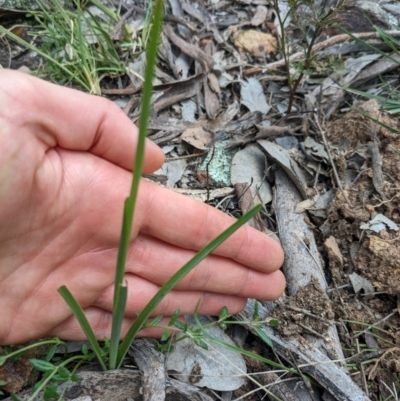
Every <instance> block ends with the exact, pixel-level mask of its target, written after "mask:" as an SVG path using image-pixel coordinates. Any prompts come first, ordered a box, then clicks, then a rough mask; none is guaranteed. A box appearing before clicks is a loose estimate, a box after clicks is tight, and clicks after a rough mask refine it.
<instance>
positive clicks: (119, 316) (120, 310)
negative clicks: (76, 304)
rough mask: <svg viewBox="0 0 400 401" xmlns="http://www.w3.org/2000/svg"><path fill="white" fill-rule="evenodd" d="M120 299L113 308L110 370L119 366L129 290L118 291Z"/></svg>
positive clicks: (124, 287)
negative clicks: (122, 328) (120, 343)
mask: <svg viewBox="0 0 400 401" xmlns="http://www.w3.org/2000/svg"><path fill="white" fill-rule="evenodd" d="M117 296H118V299H117V300H116V301H115V304H114V306H115V307H113V324H112V328H111V340H110V354H109V360H108V368H109V369H110V370H113V369H115V368H116V366H117V356H118V347H119V342H120V335H121V327H122V321H123V320H124V316H125V308H126V300H127V299H128V288H127V287H126V286H123V287H121V288H120V289H119V291H117Z"/></svg>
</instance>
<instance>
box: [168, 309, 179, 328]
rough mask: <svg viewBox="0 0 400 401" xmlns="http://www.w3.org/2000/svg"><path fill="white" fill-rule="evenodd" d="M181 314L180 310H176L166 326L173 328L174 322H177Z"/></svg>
mask: <svg viewBox="0 0 400 401" xmlns="http://www.w3.org/2000/svg"><path fill="white" fill-rule="evenodd" d="M180 314H181V310H180V309H179V308H178V309H177V310H176V311H175V312H174V314H173V315H172V317H171V319H170V320H169V322H168V326H173V325H174V324H175V322H176V321H177V320H178V318H179V316H180Z"/></svg>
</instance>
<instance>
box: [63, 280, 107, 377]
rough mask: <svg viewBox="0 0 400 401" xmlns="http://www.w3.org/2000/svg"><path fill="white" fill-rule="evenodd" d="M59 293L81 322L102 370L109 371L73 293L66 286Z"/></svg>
mask: <svg viewBox="0 0 400 401" xmlns="http://www.w3.org/2000/svg"><path fill="white" fill-rule="evenodd" d="M58 292H59V293H60V295H61V296H62V297H63V298H64V300H65V302H66V303H67V304H68V306H69V307H70V308H71V310H72V312H73V313H74V316H75V317H76V320H77V321H78V322H79V324H80V326H81V327H82V330H83V332H84V333H85V336H86V337H87V339H88V341H89V343H90V345H91V346H92V349H93V352H94V353H95V354H96V356H97V359H98V360H99V363H100V365H101V367H102V369H103V370H107V367H106V364H105V363H104V360H103V356H102V351H101V348H100V345H99V343H98V341H97V339H96V336H95V335H94V332H93V330H92V327H91V326H90V324H89V322H88V320H87V318H86V316H85V313H84V312H83V310H82V308H81V306H80V305H79V304H78V302H77V301H76V299H75V298H74V296H73V295H72V294H71V292H70V291H69V289H68V288H67V287H66V286H65V285H63V286H62V287H60V288H59V289H58Z"/></svg>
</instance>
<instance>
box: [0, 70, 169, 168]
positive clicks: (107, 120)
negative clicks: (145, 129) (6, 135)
mask: <svg viewBox="0 0 400 401" xmlns="http://www.w3.org/2000/svg"><path fill="white" fill-rule="evenodd" d="M0 82H1V85H0V87H1V90H2V91H4V92H5V93H6V94H7V96H8V97H11V99H12V100H13V101H12V102H5V105H6V108H7V104H9V105H10V107H9V110H6V114H7V115H8V116H9V118H12V119H13V121H18V123H19V125H23V124H26V125H29V126H30V127H33V128H36V130H35V129H32V131H35V134H36V135H37V137H38V139H39V140H41V141H43V142H44V143H45V144H46V145H47V146H48V147H54V146H60V147H62V148H64V149H69V150H78V151H90V152H91V153H93V154H95V155H97V156H100V157H102V158H104V159H106V160H108V161H110V162H112V163H114V164H116V165H118V166H121V167H123V168H125V169H127V170H132V166H133V162H134V155H135V150H136V144H137V138H138V129H137V127H136V126H135V125H134V124H133V123H132V122H131V121H130V119H129V118H128V117H127V116H126V115H125V114H124V113H123V112H122V110H121V109H120V108H119V107H118V106H116V105H115V104H114V103H113V102H111V101H109V100H107V99H105V98H102V97H99V96H92V95H88V94H86V93H83V92H80V91H78V90H74V89H70V88H64V87H61V86H57V85H54V84H51V83H48V82H45V81H43V80H41V79H38V78H35V77H32V76H29V75H27V74H23V73H20V72H17V71H12V70H0ZM145 153H146V154H145V162H144V168H143V170H144V173H149V172H152V171H155V170H157V169H158V168H159V167H160V166H161V165H162V163H163V160H164V155H163V153H162V151H161V149H159V147H158V146H157V145H155V144H154V143H152V142H151V141H149V140H148V141H146V150H145Z"/></svg>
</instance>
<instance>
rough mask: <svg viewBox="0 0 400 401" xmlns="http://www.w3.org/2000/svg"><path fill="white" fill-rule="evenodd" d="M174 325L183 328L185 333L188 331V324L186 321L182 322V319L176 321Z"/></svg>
mask: <svg viewBox="0 0 400 401" xmlns="http://www.w3.org/2000/svg"><path fill="white" fill-rule="evenodd" d="M174 326H175V327H177V328H178V329H179V330H181V331H182V332H183V333H186V331H187V329H188V326H187V324H186V323H183V322H181V321H180V320H177V321H176V322H175V323H174Z"/></svg>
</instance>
